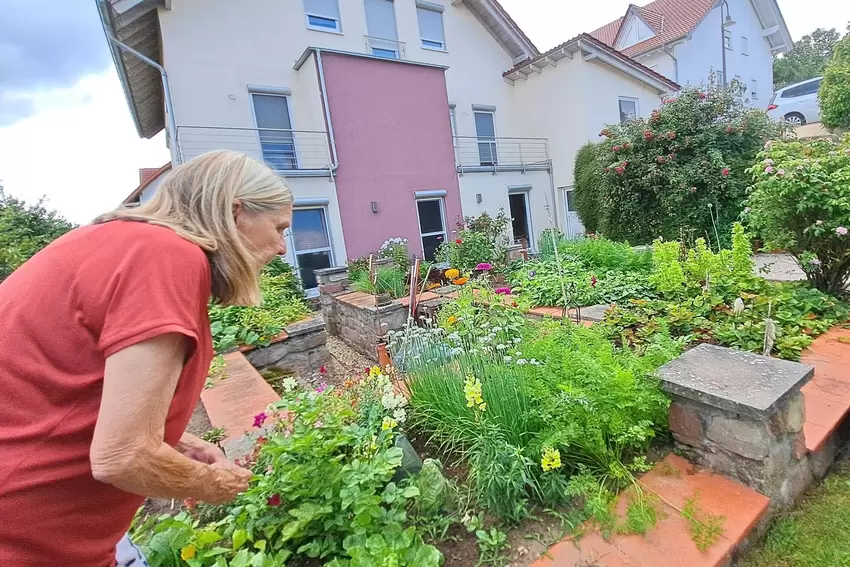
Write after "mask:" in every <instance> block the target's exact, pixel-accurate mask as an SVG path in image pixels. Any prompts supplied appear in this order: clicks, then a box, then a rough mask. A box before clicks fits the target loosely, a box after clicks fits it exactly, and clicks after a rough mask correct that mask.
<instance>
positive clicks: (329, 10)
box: [304, 0, 339, 20]
mask: <svg viewBox="0 0 850 567" xmlns="http://www.w3.org/2000/svg"><path fill="white" fill-rule="evenodd" d="M304 12H305V13H307V14H312V15H314V16H322V17H323V18H330V19H332V20H339V0H304Z"/></svg>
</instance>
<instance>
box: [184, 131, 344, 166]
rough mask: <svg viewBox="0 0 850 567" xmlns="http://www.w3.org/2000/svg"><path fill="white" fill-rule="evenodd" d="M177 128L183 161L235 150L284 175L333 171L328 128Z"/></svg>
mask: <svg viewBox="0 0 850 567" xmlns="http://www.w3.org/2000/svg"><path fill="white" fill-rule="evenodd" d="M177 130H178V136H177V138H178V140H179V144H180V149H181V151H182V154H183V160H184V161H188V160H190V159H192V158H193V157H196V156H199V155H201V154H203V153H206V152H209V151H213V150H235V151H237V152H242V153H244V154H248V155H249V156H251V157H253V158H255V159H257V160H260V161H264V162H265V163H266V164H268V165H269V167H271V168H273V169H275V170H276V171H279V172H280V173H281V174H282V175H285V176H290V177H296V176H311V175H330V174H331V173H332V171H331V168H332V164H333V159H332V157H331V151H330V144H329V143H328V134H327V132H321V131H315V130H281V129H275V128H230V127H223V126H178V127H177Z"/></svg>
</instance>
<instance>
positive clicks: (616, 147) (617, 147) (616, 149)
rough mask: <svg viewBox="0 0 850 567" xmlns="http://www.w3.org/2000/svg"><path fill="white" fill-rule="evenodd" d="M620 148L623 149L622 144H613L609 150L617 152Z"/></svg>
mask: <svg viewBox="0 0 850 567" xmlns="http://www.w3.org/2000/svg"><path fill="white" fill-rule="evenodd" d="M622 149H623V148H622V146H614V147H613V148H611V151H612V152H614V153H617V152H619V151H620V150H622Z"/></svg>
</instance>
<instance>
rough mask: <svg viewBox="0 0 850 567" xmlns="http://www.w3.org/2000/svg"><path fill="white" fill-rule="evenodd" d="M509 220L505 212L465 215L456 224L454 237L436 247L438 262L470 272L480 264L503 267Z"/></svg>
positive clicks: (463, 271) (462, 271)
mask: <svg viewBox="0 0 850 567" xmlns="http://www.w3.org/2000/svg"><path fill="white" fill-rule="evenodd" d="M509 222H510V219H509V218H508V217H507V215H505V212H504V211H499V213H498V214H497V215H496V216H495V217H491V216H490V215H488V214H487V213H482V214H481V215H480V216H478V217H465V218H464V220H463V222H462V223H458V234H457V238H456V239H455V240H453V241H446V242H444V243H443V244H441V245H440V247H439V248H438V249H437V261H439V262H443V263H447V264H449V266H450V267H452V268H455V269H457V270H460V272H461V273H469V272H471V271H473V270H474V269H475V267H476V266H478V265H479V264H490V265H491V266H494V267H496V268H499V267H502V266H504V264H505V245H506V243H507V232H506V231H507V228H508V224H509Z"/></svg>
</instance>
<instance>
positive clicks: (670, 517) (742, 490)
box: [533, 455, 770, 567]
mask: <svg viewBox="0 0 850 567" xmlns="http://www.w3.org/2000/svg"><path fill="white" fill-rule="evenodd" d="M640 484H641V485H642V488H643V490H644V493H645V494H650V495H651V494H657V495H659V496H660V499H659V500H660V501H659V504H658V507H659V518H658V523H657V524H656V525H655V527H654V528H653V529H652V530H650V531H649V533H647V534H646V535H645V536H640V535H630V536H622V535H617V536H613V537H612V538H611V539H610V540H609V541H605V540H604V539H602V537H601V536H600V535H599V534H598V533H597V532H592V533H590V534H588V535H586V536H584V537H582V538H581V539H579V540H577V541H576V540H572V539H570V540H566V541H562V542H560V543H558V544H556V545H555V546H553V547H552V548H551V549H550V550H549V552H548V554H547V555H544V556H543V557H541V558H540V559H538V560H537V561H536V562H535V563H534V564H533V567H550V566H553V567H554V566H557V567H561V566H564V567H566V566H571V567H572V566H575V565H582V564H587V563H590V562H592V561H596V564H597V565H599V566H604V567H620V566H622V565H628V566H629V567H683V566H687V567H716V566H719V565H723V564H724V562H725V561H726V560H727V559H728V558H729V556H730V555H731V553H732V551H733V549H734V548H735V546H736V545H737V544H739V543H740V542H741V541H743V539H744V538H745V537H746V536H747V534H748V533H749V532H750V530H751V529H752V528H753V526H755V525H756V524H757V523H758V521H759V520H760V519H761V518H762V516H763V515H764V513H765V512H766V511H767V508H768V505H769V504H770V500H769V499H768V498H767V497H766V496H762V495H761V494H759V493H757V492H755V491H753V490H750V489H749V488H746V487H745V486H743V485H741V484H738V483H737V482H735V481H733V480H731V479H729V478H726V477H724V476H722V475H716V474H713V473H711V472H709V471H705V470H699V469H697V468H696V467H694V466H693V465H691V464H690V463H688V461H686V460H685V459H682V458H681V457H677V456H675V455H669V456H668V457H667V458H666V459H664V461H663V464H659V465H656V467H655V468H654V469H653V470H652V471H650V472H649V473H647V474H646V475H644V476H643V478H641V480H640ZM696 495H698V497H697V509H698V510H699V513H700V514H713V515H718V516H723V517H724V518H725V519H724V523H723V527H724V532H723V535H722V536H720V537H719V538H718V540H717V541H716V542H715V543H714V545H712V546H711V547H710V548H709V549H708V550H706V551H704V552H702V551H700V550H699V549H697V547H696V544H695V543H694V541H693V538H692V537H691V534H690V527H689V525H688V522H687V521H686V520H685V519H684V518H682V516H681V513H680V510H681V509H682V508H684V506H685V501H686V500H688V499H690V498H694V497H695V496H696ZM629 498H630V495H629V494H628V493H623V494H621V495H620V497H619V499H618V503H617V508H618V512H619V513H620V514H621V515H622V514H623V513H624V512H625V510H626V507H627V505H628V500H629ZM703 518H705V516H703ZM581 562H584V563H581Z"/></svg>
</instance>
